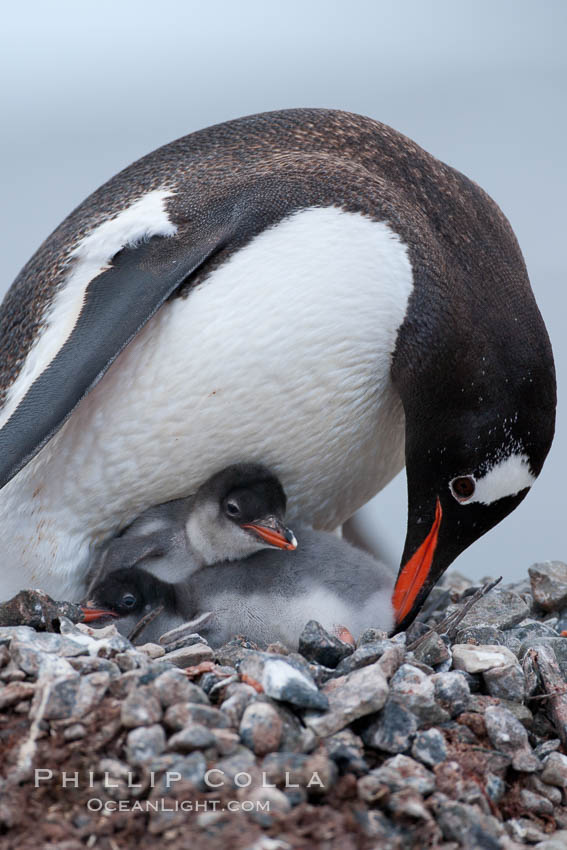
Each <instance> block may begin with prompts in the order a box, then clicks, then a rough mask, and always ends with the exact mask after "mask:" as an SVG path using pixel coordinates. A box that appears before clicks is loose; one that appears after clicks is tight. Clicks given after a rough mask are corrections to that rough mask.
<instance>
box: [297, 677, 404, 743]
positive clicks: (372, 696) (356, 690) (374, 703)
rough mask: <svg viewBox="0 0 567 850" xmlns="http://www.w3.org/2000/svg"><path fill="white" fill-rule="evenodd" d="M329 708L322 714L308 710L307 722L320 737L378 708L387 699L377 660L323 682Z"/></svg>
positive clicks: (385, 685) (386, 691) (385, 683)
mask: <svg viewBox="0 0 567 850" xmlns="http://www.w3.org/2000/svg"><path fill="white" fill-rule="evenodd" d="M325 694H326V697H327V699H328V704H329V710H328V711H326V712H325V713H323V714H314V713H312V712H308V713H307V714H306V715H305V717H304V721H305V723H306V725H307V726H308V727H309V728H310V729H312V730H313V732H315V734H316V735H319V736H320V737H321V738H324V737H326V736H327V735H332V734H333V733H334V732H338V731H339V729H343V728H344V727H345V726H347V725H348V724H349V723H352V721H353V720H356V719H358V718H359V717H364V716H365V715H367V714H372V712H374V711H379V710H380V709H381V708H382V707H383V706H384V703H385V702H386V696H387V694H388V683H387V681H386V678H385V676H384V673H383V672H382V668H381V667H380V662H379V661H376V662H375V663H374V664H370V665H368V666H367V667H362V668H361V669H360V670H353V672H352V673H348V674H347V675H346V676H341V677H340V678H338V679H333V680H332V681H331V682H329V683H328V684H327V685H326V686H325Z"/></svg>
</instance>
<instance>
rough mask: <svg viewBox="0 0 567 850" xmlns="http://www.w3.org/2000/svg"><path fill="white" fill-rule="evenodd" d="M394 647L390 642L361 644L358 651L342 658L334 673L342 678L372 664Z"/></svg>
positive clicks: (381, 641)
mask: <svg viewBox="0 0 567 850" xmlns="http://www.w3.org/2000/svg"><path fill="white" fill-rule="evenodd" d="M392 646H395V644H393V643H392V641H390V640H379V641H371V642H367V643H363V644H361V645H360V646H359V647H358V649H355V651H354V652H353V653H352V655H349V656H348V657H347V658H344V659H343V660H342V661H341V662H340V664H338V665H337V667H336V670H335V672H336V673H337V675H339V676H344V675H346V674H347V673H352V671H353V670H359V669H360V668H361V667H366V666H367V665H368V664H373V663H374V662H375V661H378V659H379V658H380V657H381V656H382V655H383V654H384V652H385V651H386V650H387V649H389V648H390V647H392Z"/></svg>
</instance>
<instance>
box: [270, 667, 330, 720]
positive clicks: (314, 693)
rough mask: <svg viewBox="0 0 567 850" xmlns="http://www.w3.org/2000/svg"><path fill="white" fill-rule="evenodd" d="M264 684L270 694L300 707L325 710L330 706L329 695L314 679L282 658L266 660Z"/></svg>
mask: <svg viewBox="0 0 567 850" xmlns="http://www.w3.org/2000/svg"><path fill="white" fill-rule="evenodd" d="M262 686H263V688H264V691H265V693H266V694H267V695H268V696H270V697H273V698H274V699H278V700H282V701H283V702H289V703H291V704H292V705H296V706H297V707H298V708H317V709H322V710H324V709H326V708H328V707H329V702H328V700H327V697H326V696H325V694H324V693H321V691H320V690H319V689H318V688H317V685H316V684H315V682H314V681H313V679H311V678H310V677H308V676H307V675H306V674H305V673H303V672H301V671H300V670H297V669H296V668H295V667H292V666H291V664H288V663H287V661H284V660H283V659H282V658H273V659H272V658H270V659H268V660H267V661H266V662H265V664H264V670H263V675H262Z"/></svg>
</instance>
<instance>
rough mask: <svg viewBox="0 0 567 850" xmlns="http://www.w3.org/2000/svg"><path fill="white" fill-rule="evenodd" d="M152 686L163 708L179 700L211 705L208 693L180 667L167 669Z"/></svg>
mask: <svg viewBox="0 0 567 850" xmlns="http://www.w3.org/2000/svg"><path fill="white" fill-rule="evenodd" d="M152 688H153V690H154V692H155V694H156V696H157V697H158V699H159V701H160V702H161V705H162V707H163V708H169V706H170V705H175V704H176V703H179V702H192V703H201V704H202V705H209V699H208V697H207V695H206V694H204V693H203V691H202V690H201V688H199V687H198V686H197V685H195V684H193V682H190V681H189V680H188V678H187V676H186V675H185V673H183V672H182V671H181V670H179V669H171V670H165V671H164V672H163V673H161V674H160V675H159V676H158V677H157V678H156V679H154V681H153V682H152Z"/></svg>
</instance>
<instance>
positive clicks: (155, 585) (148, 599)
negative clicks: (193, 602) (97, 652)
mask: <svg viewBox="0 0 567 850" xmlns="http://www.w3.org/2000/svg"><path fill="white" fill-rule="evenodd" d="M174 604H175V601H174V590H173V586H172V585H170V584H168V583H167V582H165V581H161V580H160V579H158V578H156V577H155V576H154V575H152V574H151V573H150V572H147V571H146V570H143V569H140V568H139V567H124V568H122V569H117V570H113V571H112V572H110V573H108V574H107V575H105V576H104V577H102V578H101V580H100V581H98V582H96V583H95V584H93V585H92V586H91V587H90V589H89V600H88V602H87V603H86V605H85V607H84V608H83V611H84V613H85V618H86V620H87V622H89V621H90V620H94V619H100V618H102V616H104V615H105V614H106V615H112V616H114V617H132V618H134V620H135V621H137V620H139V619H140V618H141V617H143V616H144V615H145V614H147V613H148V612H149V611H151V610H153V609H154V608H157V607H158V606H159V605H164V606H165V607H169V608H172V607H173V606H174ZM93 613H96V614H97V615H98V616H96V617H94V616H93Z"/></svg>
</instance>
